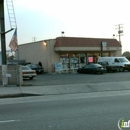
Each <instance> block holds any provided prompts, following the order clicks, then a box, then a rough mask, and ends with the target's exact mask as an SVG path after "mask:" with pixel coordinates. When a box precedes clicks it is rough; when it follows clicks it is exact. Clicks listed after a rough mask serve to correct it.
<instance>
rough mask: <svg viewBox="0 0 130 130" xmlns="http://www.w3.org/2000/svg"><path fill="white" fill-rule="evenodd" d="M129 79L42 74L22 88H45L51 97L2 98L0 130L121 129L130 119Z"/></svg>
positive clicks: (127, 74) (119, 75) (128, 74)
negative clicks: (30, 84)
mask: <svg viewBox="0 0 130 130" xmlns="http://www.w3.org/2000/svg"><path fill="white" fill-rule="evenodd" d="M129 78H130V72H119V73H106V74H103V75H101V74H95V75H93V74H73V73H71V74H42V75H37V77H35V78H34V80H24V82H25V83H32V87H29V86H28V87H27V88H28V89H24V87H22V89H23V90H24V93H26V92H27V91H28V92H30V91H32V90H33V88H35V89H34V90H35V91H37V92H38V91H42V90H43V89H41V88H44V86H45V91H42V92H43V93H44V92H47V93H48V92H51V93H52V95H51V94H50V95H44V94H43V95H44V96H43V95H42V96H32V97H19V98H3V99H0V130H98V129H100V130H119V128H118V124H119V127H121V126H120V124H121V121H122V120H123V119H124V121H125V122H128V121H129V120H130V116H129V114H130V103H129V99H130V88H129V84H128V83H129V82H128V81H129ZM104 83H105V84H104ZM65 84H66V86H63V85H65ZM36 85H37V86H36ZM38 85H39V86H41V88H39V87H38ZM49 85H50V86H49ZM53 85H55V87H53ZM58 85H61V88H59V87H56V86H58ZM84 85H85V86H84ZM102 85H103V86H102ZM47 88H48V89H47ZM51 88H52V89H51ZM54 88H56V89H54ZM5 89H8V88H5ZM10 89H12V88H10ZM14 89H16V88H14ZM18 89H19V88H18ZM29 89H30V90H29ZM1 90H3V89H1ZM25 90H27V91H25ZM53 90H57V91H58V93H57V95H56V94H55V92H54V94H53ZM128 127H129V126H128ZM124 129H125V128H123V130H124Z"/></svg>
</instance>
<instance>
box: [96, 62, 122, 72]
mask: <svg viewBox="0 0 130 130" xmlns="http://www.w3.org/2000/svg"><path fill="white" fill-rule="evenodd" d="M98 64H100V65H102V66H103V67H106V70H107V72H117V71H119V69H120V67H119V66H115V65H109V63H108V62H98Z"/></svg>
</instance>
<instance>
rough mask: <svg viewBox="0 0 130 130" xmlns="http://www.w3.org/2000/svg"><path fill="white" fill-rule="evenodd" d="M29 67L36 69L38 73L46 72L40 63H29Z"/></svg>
mask: <svg viewBox="0 0 130 130" xmlns="http://www.w3.org/2000/svg"><path fill="white" fill-rule="evenodd" d="M26 66H28V67H29V68H31V69H32V70H35V71H36V73H37V74H42V73H43V72H44V68H43V67H41V66H39V65H38V64H27V65H26Z"/></svg>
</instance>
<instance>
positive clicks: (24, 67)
mask: <svg viewBox="0 0 130 130" xmlns="http://www.w3.org/2000/svg"><path fill="white" fill-rule="evenodd" d="M22 70H31V69H30V68H29V67H27V66H22Z"/></svg>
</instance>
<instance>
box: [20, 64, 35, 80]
mask: <svg viewBox="0 0 130 130" xmlns="http://www.w3.org/2000/svg"><path fill="white" fill-rule="evenodd" d="M22 74H23V78H29V79H31V80H32V79H33V78H34V77H35V76H36V75H37V74H36V71H35V70H32V69H30V68H29V67H27V66H22Z"/></svg>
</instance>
